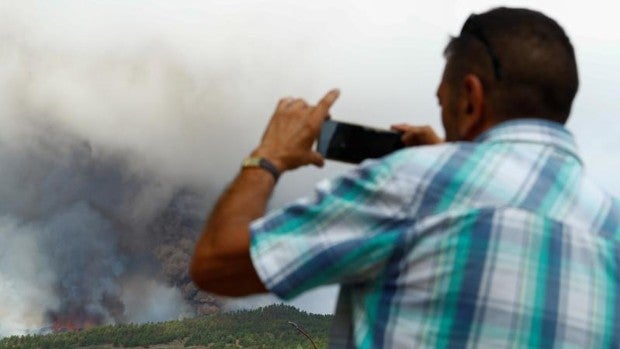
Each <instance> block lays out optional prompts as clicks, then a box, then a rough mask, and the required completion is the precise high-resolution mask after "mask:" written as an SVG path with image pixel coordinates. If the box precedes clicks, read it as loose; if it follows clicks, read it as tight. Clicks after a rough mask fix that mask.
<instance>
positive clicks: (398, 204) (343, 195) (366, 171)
mask: <svg viewBox="0 0 620 349" xmlns="http://www.w3.org/2000/svg"><path fill="white" fill-rule="evenodd" d="M394 166H395V164H394V162H390V161H385V160H379V161H375V160H369V161H366V162H364V163H363V164H362V165H361V166H359V167H357V168H356V169H355V170H353V171H351V172H349V173H347V174H345V175H343V176H340V177H337V178H335V179H331V180H325V181H322V182H320V183H319V184H317V186H316V191H315V194H314V196H312V197H308V198H304V199H301V200H298V201H296V202H295V203H293V204H291V205H289V206H286V207H284V208H281V209H279V210H276V211H274V212H272V213H270V214H269V215H267V216H265V217H263V218H261V219H258V220H256V221H254V222H253V223H252V225H251V227H250V230H251V246H250V254H251V257H252V262H253V263H254V267H255V269H256V271H257V273H258V275H259V277H260V278H261V280H262V281H263V283H264V284H265V286H266V287H267V289H269V290H270V291H271V292H273V293H274V294H276V295H277V296H279V297H280V298H283V299H290V298H293V297H295V296H297V295H299V294H300V293H302V292H304V291H306V290H308V289H311V288H314V287H317V286H320V285H327V284H334V283H341V284H346V283H359V282H364V281H365V280H370V279H373V278H374V277H376V276H377V274H378V272H379V271H381V270H382V269H383V266H384V265H385V264H386V262H387V260H388V259H389V257H390V255H391V254H392V251H393V250H394V247H395V246H396V245H397V244H398V241H399V239H401V238H402V236H403V235H404V232H405V231H406V229H408V227H410V226H411V225H412V222H411V221H410V220H408V219H407V218H406V217H405V215H404V214H403V213H402V209H403V206H404V203H405V201H406V195H405V196H404V195H403V193H402V191H401V188H400V185H399V184H398V181H395V180H394V178H393V177H394V173H395V172H396V171H395V169H394Z"/></svg>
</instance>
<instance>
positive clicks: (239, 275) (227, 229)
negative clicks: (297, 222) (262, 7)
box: [190, 90, 339, 296]
mask: <svg viewBox="0 0 620 349" xmlns="http://www.w3.org/2000/svg"><path fill="white" fill-rule="evenodd" d="M338 95H339V92H338V90H332V91H330V92H329V93H327V94H326V95H325V96H324V97H323V98H322V99H321V101H320V102H319V103H318V104H317V105H315V106H313V105H308V104H307V103H306V102H305V101H304V100H302V99H293V98H284V99H282V100H280V102H279V103H278V106H277V107H276V110H275V112H274V114H273V116H272V117H271V120H270V121H269V125H268V126H267V129H266V131H265V133H264V135H263V138H262V140H261V143H260V145H259V146H258V147H257V148H256V150H254V151H253V152H252V156H256V157H261V158H263V159H265V160H267V161H269V162H270V163H271V164H273V165H274V166H275V168H276V169H277V170H278V171H279V172H280V173H283V172H285V171H290V170H293V169H296V168H298V167H300V166H304V165H309V164H312V165H316V166H323V161H324V160H323V157H322V156H321V155H320V154H318V153H317V152H315V151H313V150H312V144H313V143H314V141H315V139H316V138H317V137H318V134H319V132H320V129H321V123H322V122H323V120H325V118H326V117H327V115H328V113H329V108H330V107H331V106H332V105H333V104H334V102H335V101H336V99H337V98H338ZM275 184H276V180H275V177H274V176H273V175H272V174H271V173H270V172H269V171H266V170H265V169H263V168H260V167H250V168H243V169H242V170H241V171H240V172H239V173H238V174H237V177H236V178H235V179H234V180H233V182H232V183H231V184H230V186H229V187H228V189H227V190H226V191H225V192H224V193H223V194H222V196H221V197H220V198H219V200H218V202H217V204H216V206H215V208H214V209H213V212H212V213H211V216H210V218H209V219H208V221H207V224H206V226H205V229H204V231H203V233H202V236H201V237H200V239H199V240H198V243H197V245H196V249H195V252H194V256H193V259H192V262H191V266H190V275H191V277H192V279H193V280H194V282H195V283H196V284H197V285H198V286H199V287H200V288H202V289H205V290H207V291H210V292H213V293H217V294H222V295H227V296H243V295H248V294H253V293H261V292H266V289H265V287H264V286H263V283H262V282H261V281H260V279H259V277H258V275H257V274H256V271H255V270H254V267H253V265H252V261H251V259H250V252H249V248H250V223H251V222H252V221H253V220H255V219H257V218H260V217H261V216H263V215H264V214H265V210H266V207H267V202H268V200H269V198H270V196H271V193H272V191H273V188H274V187H275Z"/></svg>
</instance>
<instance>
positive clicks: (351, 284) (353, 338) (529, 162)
mask: <svg viewBox="0 0 620 349" xmlns="http://www.w3.org/2000/svg"><path fill="white" fill-rule="evenodd" d="M619 224H620V203H619V202H618V201H617V200H616V199H614V198H613V197H611V196H610V195H608V194H607V193H606V192H605V191H603V190H601V189H600V188H599V187H598V186H596V185H595V184H594V183H593V182H592V181H591V180H590V179H589V178H588V177H587V175H586V174H585V173H584V169H583V167H582V164H581V160H580V159H579V157H578V156H577V153H576V149H575V144H574V142H573V139H572V136H571V135H570V133H568V132H567V131H566V130H565V129H564V128H563V127H562V126H561V125H559V124H555V123H551V122H546V121H541V120H533V119H523V120H516V121H509V122H505V123H502V124H500V125H499V126H497V127H495V128H493V129H491V130H490V131H488V132H486V133H485V134H483V135H482V136H480V137H479V138H478V139H477V140H476V142H463V143H452V144H445V145H440V146H428V147H417V148H410V149H406V150H403V151H399V152H397V153H395V154H393V155H390V156H388V157H385V158H383V159H380V160H371V161H366V162H364V163H363V164H362V165H361V166H359V167H357V168H356V169H355V170H353V171H351V172H350V173H347V174H345V175H343V176H340V177H338V178H335V179H332V180H325V181H322V182H320V183H319V184H318V185H317V190H316V193H315V195H314V196H312V197H309V198H305V199H301V200H299V201H297V202H295V203H293V204H291V205H289V206H287V207H284V208H282V209H280V210H277V211H275V212H272V213H270V214H269V215H267V216H266V217H264V218H262V219H259V220H257V221H255V222H254V223H253V224H252V227H251V230H252V243H251V255H252V260H253V263H254V266H255V268H256V270H257V272H258V274H259V276H260V277H261V279H262V280H263V282H264V283H265V285H266V287H267V288H268V289H270V290H271V291H272V292H273V293H275V294H276V295H278V296H279V297H281V298H283V299H290V298H292V297H295V296H297V295H299V294H300V293H302V292H304V291H306V290H309V289H311V288H314V287H317V286H321V285H327V284H341V290H340V295H339V299H338V306H337V309H336V320H335V323H334V329H333V333H332V337H331V344H330V347H332V348H618V347H619V346H620V341H619V336H620V318H618V317H619V316H620V293H619V291H620V285H619V278H620V272H619V270H618V267H619V264H620V248H619V247H620V245H619V244H618V241H617V240H618V236H619Z"/></svg>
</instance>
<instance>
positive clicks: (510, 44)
mask: <svg viewBox="0 0 620 349" xmlns="http://www.w3.org/2000/svg"><path fill="white" fill-rule="evenodd" d="M444 56H445V57H446V67H445V70H444V74H443V77H442V81H441V84H440V86H439V89H438V91H437V96H438V98H439V102H440V104H441V106H442V121H443V124H444V128H445V131H446V138H447V140H448V141H455V140H471V139H473V138H475V137H476V136H478V135H479V134H480V133H482V132H484V131H485V130H486V129H488V128H489V127H491V126H493V125H495V124H497V123H499V122H502V121H505V120H509V119H514V118H542V119H547V120H551V121H556V122H560V123H565V122H566V120H567V118H568V115H569V114H570V110H571V105H572V102H573V98H574V97H575V94H576V93H577V88H578V85H579V81H578V77H577V64H576V62H575V54H574V51H573V47H572V45H571V43H570V40H569V39H568V37H567V36H566V34H565V33H564V30H563V29H562V27H560V25H559V24H557V23H556V22H555V21H554V20H553V19H551V18H549V17H547V16H545V15H543V14H542V13H540V12H536V11H532V10H527V9H510V8H497V9H493V10H491V11H488V12H486V13H483V14H479V15H472V16H470V17H469V19H468V20H467V21H466V22H465V24H464V25H463V29H462V31H461V34H460V35H459V36H458V37H454V38H452V39H451V40H450V42H449V43H448V46H447V47H446V49H445V51H444Z"/></svg>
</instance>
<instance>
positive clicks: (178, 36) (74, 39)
mask: <svg viewBox="0 0 620 349" xmlns="http://www.w3.org/2000/svg"><path fill="white" fill-rule="evenodd" d="M496 6H511V7H529V8H532V9H536V10H540V11H542V12H544V13H546V14H547V15H549V16H551V17H553V18H554V19H556V20H557V21H558V22H559V23H560V24H561V25H562V26H563V27H564V28H565V30H566V32H567V33H568V35H569V37H570V38H571V40H572V42H573V45H574V47H575V50H576V55H577V61H578V66H579V77H580V89H579V92H578V95H577V98H576V100H575V103H574V106H573V112H572V116H571V119H570V121H569V123H568V128H569V130H571V131H572V132H573V133H574V134H575V136H576V139H577V143H578V146H579V148H580V151H581V155H582V157H583V159H584V162H585V164H586V169H587V171H588V172H589V173H590V174H591V175H592V176H593V177H594V178H595V179H596V181H598V182H599V183H600V184H601V185H602V186H603V187H605V188H607V189H608V190H610V191H611V192H612V193H614V194H616V195H620V181H617V180H616V178H618V175H619V173H620V157H619V156H616V151H617V149H620V137H618V136H617V135H618V134H620V123H619V122H617V121H616V119H617V118H618V117H619V116H620V101H618V98H617V96H618V95H620V87H618V81H620V69H618V64H619V63H618V62H620V22H619V21H618V20H617V18H616V13H617V12H616V11H614V10H615V8H616V6H615V5H614V3H613V2H611V1H609V2H605V1H596V0H595V1H589V2H578V3H576V4H575V5H572V4H571V3H570V2H566V1H502V2H493V1H455V0H451V1H450V0H438V1H432V2H429V1H369V0H342V1H334V0H331V1H328V0H313V1H305V2H300V1H284V0H260V1H259V0H211V1H195V0H194V1H190V0H177V1H161V0H151V1H147V0H123V1H121V0H108V1H103V0H41V1H35V0H19V1H18V0H13V1H10V0H0V147H5V148H7V147H8V148H11V147H13V148H20V147H28V146H31V144H30V143H29V142H28V141H27V140H28V139H31V138H32V137H33V135H34V134H35V132H33V129H35V128H36V129H37V130H40V128H41V126H40V125H42V124H44V125H46V126H45V127H48V128H50V129H62V130H64V131H66V132H69V133H72V134H77V135H79V136H80V137H81V138H82V139H85V140H88V142H89V144H90V146H91V147H92V149H93V151H94V152H95V153H97V152H99V153H110V152H121V153H126V154H131V159H132V161H131V162H130V166H131V168H132V171H133V172H135V173H149V174H153V173H154V174H155V175H156V176H157V177H158V178H163V179H165V181H168V182H171V183H175V184H179V185H189V186H194V187H199V188H206V190H207V191H208V192H210V193H213V199H215V196H216V193H218V192H221V190H223V188H224V187H225V186H226V184H227V183H228V182H229V181H230V180H231V178H232V176H233V175H234V174H235V173H236V171H237V169H238V166H239V163H240V161H241V159H243V158H244V157H245V156H246V155H247V154H248V153H250V152H251V150H252V149H253V148H254V147H255V146H256V145H257V142H258V140H259V139H260V135H261V133H262V130H263V127H264V126H265V124H266V123H267V121H268V119H269V116H270V115H271V113H272V112H273V109H274V107H275V104H276V102H277V100H278V99H279V98H281V97H285V96H294V97H301V98H305V99H307V100H308V101H309V102H314V101H316V100H318V98H319V97H320V96H322V95H323V94H324V93H325V92H326V91H327V90H329V89H331V88H333V87H338V88H340V90H341V97H340V99H339V100H338V102H337V103H336V104H335V106H334V107H333V108H332V111H331V115H332V117H333V118H334V119H339V120H343V121H350V122H355V123H361V124H367V125H372V126H376V127H383V128H387V127H389V125H390V124H393V123H400V122H408V123H411V124H428V125H431V126H433V127H435V128H436V129H438V130H440V131H441V124H440V120H439V107H438V105H437V101H436V99H435V89H436V87H437V84H438V82H439V78H440V75H441V72H442V69H443V64H444V61H443V57H442V51H443V48H444V46H445V44H446V43H447V40H448V38H449V36H450V35H456V34H458V32H459V31H460V27H461V26H462V23H463V22H464V20H465V19H466V18H467V16H468V15H469V14H470V13H472V12H482V11H485V10H488V9H490V8H492V7H496ZM33 125H37V126H33ZM0 166H1V164H0ZM348 168H350V167H349V166H348V165H342V164H338V163H333V162H328V163H327V165H326V166H325V168H324V169H320V170H319V169H316V168H304V169H301V170H299V171H296V172H292V173H287V174H286V175H284V176H283V177H282V179H281V180H280V183H279V185H278V187H277V188H276V191H275V193H274V196H273V198H272V201H271V205H270V207H271V208H275V207H278V206H281V205H283V204H285V203H286V202H288V201H290V200H293V199H295V198H297V197H299V196H302V195H307V194H309V193H310V192H311V191H312V188H313V184H314V183H315V182H317V181H318V180H320V179H322V178H324V177H329V176H334V175H336V174H337V173H339V172H341V171H345V170H347V169H348ZM2 192H3V188H0V193H2ZM205 215H206V212H205ZM336 292H337V288H335V287H327V288H323V289H320V290H318V291H315V292H310V293H308V294H305V295H302V296H301V297H300V298H299V299H297V300H295V301H294V302H293V303H294V304H295V305H297V306H299V307H302V308H304V309H306V310H309V311H313V312H321V313H329V312H331V311H332V310H333V307H334V301H335V296H336ZM273 301H274V299H273V298H269V297H252V298H249V299H242V300H237V301H231V302H230V305H229V306H230V307H232V308H234V307H243V306H245V305H247V304H265V303H269V302H273Z"/></svg>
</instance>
